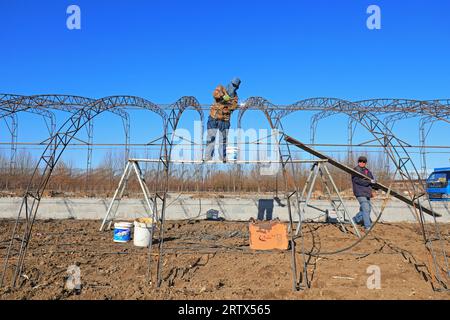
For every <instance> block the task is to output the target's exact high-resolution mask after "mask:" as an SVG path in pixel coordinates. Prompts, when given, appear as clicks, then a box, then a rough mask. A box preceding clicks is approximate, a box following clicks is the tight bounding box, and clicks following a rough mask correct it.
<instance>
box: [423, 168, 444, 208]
mask: <svg viewBox="0 0 450 320" xmlns="http://www.w3.org/2000/svg"><path fill="white" fill-rule="evenodd" d="M449 180H450V168H435V169H434V172H433V173H432V174H431V175H430V176H429V177H428V179H427V193H428V197H429V199H430V200H431V201H450V185H449V183H448V182H449Z"/></svg>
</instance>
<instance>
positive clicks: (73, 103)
mask: <svg viewBox="0 0 450 320" xmlns="http://www.w3.org/2000/svg"><path fill="white" fill-rule="evenodd" d="M9 96H11V95H9ZM94 101H96V100H95V99H92V98H87V97H82V96H74V95H57V94H46V95H34V96H17V95H16V96H15V100H13V101H9V103H8V106H9V109H10V113H17V112H20V111H30V112H33V111H34V110H38V109H39V110H46V109H54V110H60V111H66V112H69V113H71V114H74V113H75V112H77V111H78V110H79V109H80V108H82V107H84V106H88V105H91V104H92V103H94ZM110 112H111V113H114V114H116V115H118V116H119V117H121V120H122V125H123V130H124V134H125V159H124V163H126V161H127V159H128V157H129V151H130V147H129V145H130V118H129V114H128V112H126V111H124V110H122V109H113V110H110ZM86 129H87V130H86V132H87V135H88V141H87V142H86V144H87V146H88V152H87V162H86V171H87V175H86V184H87V183H88V180H89V174H90V171H91V169H92V166H91V164H92V144H93V123H92V122H90V123H88V126H87V128H86ZM50 136H51V135H50Z"/></svg>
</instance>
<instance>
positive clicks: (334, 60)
mask: <svg viewBox="0 0 450 320" xmlns="http://www.w3.org/2000/svg"><path fill="white" fill-rule="evenodd" d="M71 4H76V5H79V6H80V8H81V19H82V20H81V30H68V29H67V28H66V19H67V17H68V14H66V8H67V7H68V6H69V5H71ZM371 4H376V5H379V6H380V8H381V19H382V29H381V30H369V29H367V28H366V19H367V17H368V14H367V13H366V9H367V7H368V6H369V5H371ZM0 40H1V46H2V49H1V50H0V63H1V69H0V70H1V71H0V92H9V93H17V94H26V95H29V94H39V93H64V94H76V95H82V96H90V97H102V96H107V95H117V94H130V95H137V96H142V97H145V98H147V99H149V100H151V101H154V102H156V103H170V102H173V101H175V100H177V99H178V98H179V97H181V96H183V95H193V96H195V97H197V98H198V99H199V100H200V102H202V103H209V102H210V101H211V92H212V90H213V89H214V87H215V85H216V84H218V83H226V82H227V81H229V80H230V79H231V78H232V77H234V76H239V77H240V78H241V79H242V87H241V90H240V96H241V98H243V99H245V98H247V97H250V96H263V97H266V98H267V99H269V100H271V101H273V102H274V103H279V104H288V103H292V102H295V101H296V100H300V99H304V98H309V97H315V96H329V97H338V98H343V99H348V100H359V99H369V98H376V97H399V98H414V99H433V98H449V97H450V89H449V84H450V62H449V57H450V1H448V0H434V1H425V0H420V1H419V0H408V1H406V0H397V1H392V0H391V1H381V0H370V1H366V0H351V1H349V0H347V1H343V0H340V1H336V0H329V1H325V0H316V1H299V0H296V1H270V2H269V1H267V2H266V1H256V0H249V1H235V0H228V1H210V0H209V1H207V0H204V1H196V0H192V1H168V0H145V1H144V0H135V1H99V0H71V1H66V0H53V1H50V0H45V1H44V0H40V1H25V0H14V1H1V2H0ZM299 117H300V115H299ZM32 121H36V120H35V119H33V118H32V117H26V118H25V119H24V120H22V121H21V124H20V125H21V129H20V130H21V131H20V133H21V135H20V138H21V139H22V140H30V139H31V138H32V137H33V136H34V133H33V131H32V128H31V127H32V126H30V125H29V124H31V122H32ZM336 121H337V120H336ZM339 121H340V122H339V123H340V124H341V125H342V129H340V130H339V131H340V132H341V133H342V137H340V138H337V136H336V133H335V131H336V128H335V127H334V128H330V126H320V128H322V130H321V132H320V134H319V138H320V139H319V141H321V142H332V143H339V142H341V143H345V142H346V138H345V133H346V128H345V125H346V124H345V121H343V120H342V121H341V120H339ZM304 123H305V125H304V126H303V127H302V132H298V135H297V136H298V137H302V138H303V134H305V136H304V139H306V137H309V118H308V119H305V121H304ZM405 123H407V122H405ZM411 123H417V121H416V122H411ZM137 124H139V123H137ZM252 125H254V126H257V124H255V123H252ZM410 125H411V124H404V125H399V127H398V128H399V129H398V130H400V132H399V135H400V136H402V138H404V139H405V140H407V141H410V142H411V143H413V144H417V142H418V140H417V134H416V133H415V132H414V133H411V134H410V132H409V131H410V130H404V129H408V128H409V126H410ZM108 126H109V123H108V121H103V122H102V121H100V122H99V125H97V126H96V128H95V130H96V141H98V142H104V141H105V140H107V138H110V139H113V140H114V139H116V138H115V136H114V135H112V134H111V132H109V131H108ZM117 126H118V128H120V126H119V124H117ZM141 127H142V128H141ZM447 127H448V126H447ZM447 127H446V126H440V127H439V128H438V129H435V130H434V131H433V132H432V134H431V135H432V139H433V140H432V141H431V143H434V144H448V141H446V140H447V139H446V138H445V136H446V137H448V131H445V130H446V129H447ZM293 128H294V129H296V128H297V127H293ZM133 130H134V131H133V134H135V135H136V136H138V135H140V133H142V132H144V131H143V130H145V123H143V126H142V125H141V126H139V125H135V126H134V128H133ZM437 130H440V131H437ZM306 131H307V132H306ZM0 132H2V134H1V135H2V141H5V140H7V138H5V134H4V132H5V131H4V125H3V124H1V125H0ZM444 132H445V134H443V133H444ZM27 138H30V139H27ZM103 138H105V139H103ZM117 139H119V138H117ZM133 139H134V138H133ZM308 139H309V138H308ZM337 140H338V141H337ZM446 157H447V158H448V155H446ZM439 161H440V160H439V159H437V160H436V164H438V163H439ZM447 163H448V160H446V161H445V164H446V165H447Z"/></svg>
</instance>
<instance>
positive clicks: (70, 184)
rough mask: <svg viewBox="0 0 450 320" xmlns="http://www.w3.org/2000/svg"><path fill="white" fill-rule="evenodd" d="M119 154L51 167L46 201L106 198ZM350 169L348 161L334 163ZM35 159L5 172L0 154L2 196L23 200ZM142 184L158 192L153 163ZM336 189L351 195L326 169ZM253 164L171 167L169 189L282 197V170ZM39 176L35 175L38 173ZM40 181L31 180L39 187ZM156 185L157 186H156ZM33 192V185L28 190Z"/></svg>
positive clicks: (118, 169) (344, 177) (381, 176)
mask: <svg viewBox="0 0 450 320" xmlns="http://www.w3.org/2000/svg"><path fill="white" fill-rule="evenodd" d="M123 159H124V158H123V155H122V154H119V153H118V154H114V153H112V152H108V153H106V155H105V156H104V158H103V160H102V161H101V163H100V165H99V166H98V167H96V168H94V169H93V170H92V171H91V172H89V173H88V172H86V170H81V169H77V168H74V166H73V164H72V163H71V162H67V161H62V160H61V161H59V162H58V165H57V166H56V167H55V169H54V171H53V173H52V176H51V178H50V180H49V183H48V185H47V188H46V190H47V191H46V194H45V195H46V196H90V197H96V196H99V197H100V196H111V195H112V194H113V192H114V191H115V189H116V188H117V185H118V183H119V180H120V177H121V175H122V173H123V168H124V165H123ZM337 160H338V161H341V162H343V163H347V164H348V165H350V166H354V163H353V164H352V162H353V161H352V160H350V159H348V158H344V159H337ZM369 163H370V164H371V166H370V169H371V170H372V171H373V173H374V174H375V175H376V176H377V179H378V180H379V181H380V182H385V183H387V182H389V173H388V172H386V171H385V166H384V159H383V156H382V154H380V155H379V156H376V157H372V158H370V157H369ZM35 166H36V159H34V158H33V156H32V155H31V154H30V153H29V152H26V151H20V154H18V156H17V161H16V165H15V167H14V168H11V167H10V163H9V160H8V159H7V158H6V157H4V156H2V155H0V188H1V190H2V194H3V196H7V195H11V196H13V195H22V194H23V192H24V191H25V190H26V189H27V187H28V184H29V182H30V177H31V176H32V174H33V173H34V168H35ZM141 168H142V169H143V171H144V175H145V180H146V182H147V185H148V186H149V189H150V190H151V191H154V190H155V188H156V189H158V188H161V186H162V183H163V181H164V180H163V175H162V174H161V173H160V174H157V172H158V170H157V164H142V165H141ZM310 168H311V166H310V165H305V164H295V165H294V167H293V168H289V170H288V179H287V184H288V188H289V189H290V188H292V186H293V183H294V181H295V182H296V183H297V185H298V186H303V185H304V183H305V181H306V179H307V177H308V174H309V171H310ZM328 168H329V170H330V172H331V175H332V177H333V179H334V181H335V183H336V185H337V187H338V189H339V190H341V191H343V192H344V194H346V195H351V181H350V177H349V176H348V174H346V173H344V172H342V171H340V170H338V169H337V168H334V167H331V166H329V167H328ZM260 169H261V168H260V167H259V166H258V165H242V166H241V167H240V168H239V167H238V166H237V165H233V166H223V165H215V164H214V165H205V166H201V165H187V164H185V165H181V164H174V165H172V170H171V174H170V179H169V190H171V191H174V192H199V193H203V192H277V191H279V192H283V191H284V190H285V181H284V179H283V175H282V172H281V170H279V171H277V173H276V174H274V175H264V174H261V170H260ZM41 173H42V172H41V171H39V170H38V171H37V172H35V174H37V175H39V174H41ZM38 180H39V179H34V180H33V181H35V183H39V181H38ZM158 181H159V182H158ZM31 187H32V188H35V187H37V185H32V186H31ZM315 191H316V193H317V194H319V195H320V194H321V193H323V191H324V190H323V185H322V184H321V183H320V180H318V181H317V183H316V187H315ZM139 193H140V187H139V184H138V182H137V180H136V179H135V176H134V175H131V177H130V179H129V181H128V184H127V189H126V195H128V196H135V195H138V194H139Z"/></svg>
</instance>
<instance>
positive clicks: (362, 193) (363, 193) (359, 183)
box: [352, 166, 375, 198]
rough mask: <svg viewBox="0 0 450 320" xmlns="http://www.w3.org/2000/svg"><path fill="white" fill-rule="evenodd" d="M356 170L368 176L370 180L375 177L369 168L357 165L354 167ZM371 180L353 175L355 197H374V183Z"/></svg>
mask: <svg viewBox="0 0 450 320" xmlns="http://www.w3.org/2000/svg"><path fill="white" fill-rule="evenodd" d="M354 170H355V171H358V172H359V173H361V174H363V175H365V176H367V177H368V178H369V179H370V180H374V179H375V178H374V177H373V175H372V172H370V170H369V169H367V168H361V167H360V166H357V167H355V168H354ZM370 180H367V179H363V178H360V177H357V176H352V186H353V194H354V195H355V197H366V198H371V197H372V183H371V182H370Z"/></svg>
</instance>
